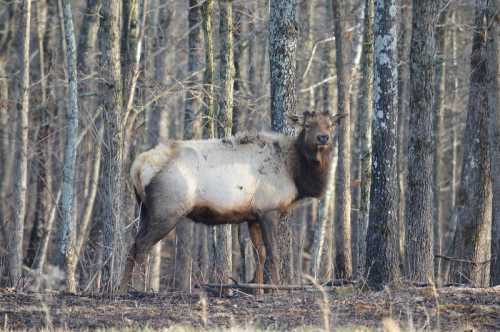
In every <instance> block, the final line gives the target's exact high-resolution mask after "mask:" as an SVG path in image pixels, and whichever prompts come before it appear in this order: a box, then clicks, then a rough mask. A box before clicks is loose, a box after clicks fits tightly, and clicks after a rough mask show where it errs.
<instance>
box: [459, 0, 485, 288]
mask: <svg viewBox="0 0 500 332" xmlns="http://www.w3.org/2000/svg"><path fill="white" fill-rule="evenodd" d="M486 6H487V2H486V0H478V1H477V2H476V7H475V15H474V29H473V38H472V53H471V75H470V86H469V103H468V106H467V108H468V109H467V122H466V127H465V134H464V141H463V142H464V143H463V144H464V145H463V146H464V159H463V161H462V176H461V179H460V189H459V191H458V195H457V208H458V209H459V211H458V214H457V216H458V224H457V229H456V231H455V237H454V240H453V241H454V248H455V250H454V255H453V256H454V257H456V258H461V259H465V260H470V261H471V262H472V263H462V262H452V266H451V279H452V280H453V281H455V282H464V283H472V284H473V285H474V286H478V287H484V286H488V285H489V277H490V271H489V267H490V264H489V263H484V262H485V261H488V260H489V259H490V254H491V242H490V241H491V216H492V211H491V203H492V202H491V199H492V198H491V174H490V150H489V141H488V131H487V130H486V128H487V127H488V96H487V66H486V63H487V59H486V52H485V51H486V50H485V47H486V29H487V27H486V26H485V22H484V19H485V14H486Z"/></svg>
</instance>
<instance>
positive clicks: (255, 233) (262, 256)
mask: <svg viewBox="0 0 500 332" xmlns="http://www.w3.org/2000/svg"><path fill="white" fill-rule="evenodd" d="M248 228H249V231H250V238H251V239H252V244H253V246H254V248H255V250H256V252H257V266H256V268H255V274H254V277H253V282H255V283H257V284H263V283H264V263H265V261H266V248H265V246H264V241H263V240H262V229H261V227H260V225H259V224H258V223H256V222H252V223H249V224H248ZM263 293H264V292H263V290H262V289H258V290H256V294H263Z"/></svg>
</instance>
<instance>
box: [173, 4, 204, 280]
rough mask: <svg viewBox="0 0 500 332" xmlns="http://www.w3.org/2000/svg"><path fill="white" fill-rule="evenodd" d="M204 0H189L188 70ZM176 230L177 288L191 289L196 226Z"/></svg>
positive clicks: (192, 114) (196, 65)
mask: <svg viewBox="0 0 500 332" xmlns="http://www.w3.org/2000/svg"><path fill="white" fill-rule="evenodd" d="M200 7H201V2H200V1H198V0H190V1H189V12H188V25H189V36H188V44H189V46H188V47H189V49H188V52H189V53H188V72H189V73H195V72H197V71H199V69H200V66H201V65H200V59H201V54H200V50H201V47H200V44H201V29H200V23H201V13H200ZM198 76H199V75H194V76H193V78H192V79H191V81H190V83H189V84H187V91H186V99H185V112H184V139H193V138H194V137H195V128H194V122H195V118H196V114H197V113H198V110H199V107H200V106H199V104H200V103H199V102H198V100H197V99H196V98H197V97H198V94H197V91H196V90H195V84H199V81H200V80H199V77H198ZM175 234H176V255H175V281H174V282H175V288H178V289H182V290H190V289H191V272H192V268H193V258H192V251H193V234H194V226H193V223H192V222H179V223H178V224H177V226H176V230H175Z"/></svg>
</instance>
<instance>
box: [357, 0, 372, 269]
mask: <svg viewBox="0 0 500 332" xmlns="http://www.w3.org/2000/svg"><path fill="white" fill-rule="evenodd" d="M373 1H374V0H365V22H364V29H363V51H362V52H363V55H362V59H361V83H360V87H359V91H358V93H359V95H358V123H359V125H358V128H359V133H358V137H359V146H360V147H359V151H360V160H359V163H360V165H359V169H360V173H361V176H360V181H361V183H360V200H359V212H358V237H357V238H358V241H359V246H358V259H357V262H358V267H357V269H356V271H357V277H364V276H365V262H366V232H367V230H368V220H369V219H368V217H369V211H370V185H371V180H372V179H371V171H372V170H371V162H372V151H371V150H372V149H371V147H372V137H371V136H372V112H373V8H374V2H373Z"/></svg>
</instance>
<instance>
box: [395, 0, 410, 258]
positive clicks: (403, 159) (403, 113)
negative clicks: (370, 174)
mask: <svg viewBox="0 0 500 332" xmlns="http://www.w3.org/2000/svg"><path fill="white" fill-rule="evenodd" d="M411 2H412V1H411V0H402V1H401V7H400V8H401V9H400V14H399V16H400V17H399V28H398V124H397V135H398V147H397V148H398V158H397V163H398V173H397V176H398V203H399V207H398V222H399V251H400V256H401V257H402V258H403V257H404V256H405V243H404V242H405V238H404V234H405V218H406V217H405V209H406V207H405V204H406V200H405V193H406V188H407V181H406V180H407V179H406V177H407V174H408V141H409V140H408V136H409V134H408V133H409V130H410V129H409V122H410V121H409V118H410V111H409V107H408V104H409V96H408V90H409V88H408V87H409V81H410V68H409V67H410V66H409V62H410V60H409V58H410V54H409V53H410V42H411V18H412V15H411V7H412V6H411Z"/></svg>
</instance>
